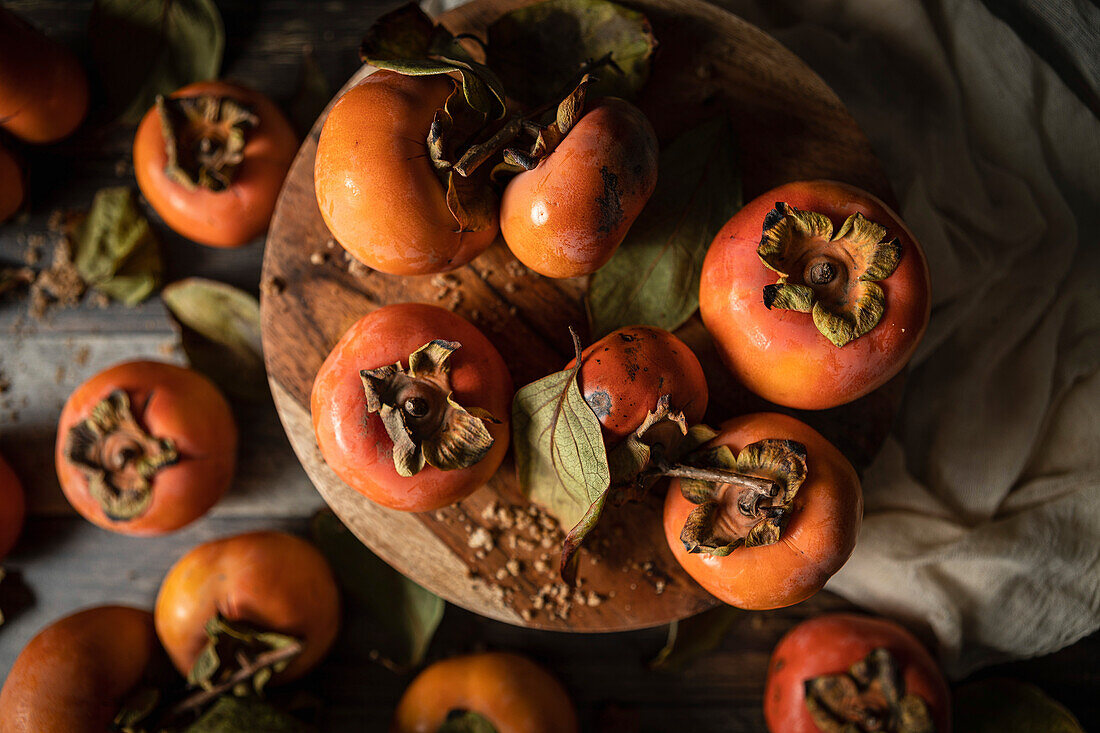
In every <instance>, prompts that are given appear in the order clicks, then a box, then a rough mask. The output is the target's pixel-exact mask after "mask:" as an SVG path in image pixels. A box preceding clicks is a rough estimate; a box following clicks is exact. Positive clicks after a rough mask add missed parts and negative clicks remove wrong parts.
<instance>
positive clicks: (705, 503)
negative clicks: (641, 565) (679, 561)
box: [666, 438, 806, 557]
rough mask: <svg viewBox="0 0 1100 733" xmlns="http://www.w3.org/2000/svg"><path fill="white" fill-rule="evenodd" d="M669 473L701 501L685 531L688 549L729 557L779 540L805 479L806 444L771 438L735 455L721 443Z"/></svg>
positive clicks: (684, 491) (691, 496)
mask: <svg viewBox="0 0 1100 733" xmlns="http://www.w3.org/2000/svg"><path fill="white" fill-rule="evenodd" d="M666 475H670V476H678V477H679V478H680V491H681V493H682V494H683V495H684V498H686V499H687V500H688V501H690V502H691V503H692V504H697V505H698V506H696V507H695V508H694V509H692V510H691V513H690V514H689V515H688V518H687V521H685V522H684V528H683V530H682V531H681V532H680V541H681V542H683V543H684V549H685V550H687V551H688V552H690V553H697V552H703V553H707V554H709V555H715V556H718V557H724V556H726V555H728V554H730V553H731V552H733V551H734V550H736V549H737V548H738V547H741V546H742V545H743V546H745V547H760V546H763V545H771V544H774V543H776V542H778V541H779V538H780V536H781V535H782V533H783V528H784V527H785V526H786V523H787V520H788V518H789V515H790V512H791V505H792V502H793V501H794V497H795V495H796V494H797V493H798V489H799V488H800V487H801V486H802V483H803V482H804V481H805V480H806V446H804V445H802V444H801V443H798V442H796V441H793V440H781V439H776V438H768V439H765V440H761V441H757V442H756V443H752V444H750V445H747V446H745V448H744V449H743V450H742V451H741V452H740V453H739V454H738V455H737V456H736V457H734V455H733V451H731V450H730V449H729V447H728V446H724V445H723V446H718V447H716V448H709V449H705V450H703V451H701V452H698V453H696V454H694V455H693V456H692V459H691V460H690V461H689V466H687V467H678V468H677V470H674V471H670V472H667V473H666Z"/></svg>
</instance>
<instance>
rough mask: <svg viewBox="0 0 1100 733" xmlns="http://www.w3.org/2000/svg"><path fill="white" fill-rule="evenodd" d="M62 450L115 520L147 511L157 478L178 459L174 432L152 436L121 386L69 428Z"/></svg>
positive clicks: (127, 518) (133, 516)
mask: <svg viewBox="0 0 1100 733" xmlns="http://www.w3.org/2000/svg"><path fill="white" fill-rule="evenodd" d="M64 455H65V459H66V460H67V461H69V463H70V464H72V465H73V466H76V467H77V468H78V469H79V470H80V471H81V472H82V473H83V474H84V475H85V477H87V479H88V491H89V492H90V493H91V495H92V497H93V498H94V499H95V500H96V501H97V502H98V503H99V505H100V507H102V508H103V513H104V514H106V515H107V516H108V517H109V518H111V519H113V520H115V521H126V520H130V519H134V518H135V517H139V516H141V515H142V514H144V513H145V511H146V510H147V509H148V508H149V505H150V504H151V503H152V501H153V478H154V477H155V476H156V474H157V472H158V471H160V470H161V469H163V468H165V467H166V466H170V465H172V464H174V463H176V462H177V461H178V460H179V452H178V451H177V450H176V446H175V443H174V442H173V441H172V440H171V439H170V438H156V437H153V436H152V435H150V434H149V433H148V432H146V431H145V430H144V429H143V428H142V427H141V425H139V424H138V421H137V418H135V417H134V414H133V412H132V411H131V409H130V396H129V395H128V394H127V393H126V391H125V390H121V389H116V390H114V391H113V392H111V393H110V394H109V395H108V396H107V398H106V399H105V400H103V401H102V402H100V403H99V404H97V405H96V406H95V407H93V408H92V412H91V414H90V415H89V416H88V417H87V418H85V419H84V420H81V421H80V422H79V423H77V424H76V425H74V426H73V427H72V428H71V429H70V430H69V434H68V435H67V436H66V438H65V449H64Z"/></svg>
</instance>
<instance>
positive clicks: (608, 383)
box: [566, 326, 707, 447]
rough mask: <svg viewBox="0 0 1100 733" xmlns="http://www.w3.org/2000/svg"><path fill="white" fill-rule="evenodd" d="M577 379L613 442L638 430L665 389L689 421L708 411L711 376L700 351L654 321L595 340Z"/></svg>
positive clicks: (672, 406) (676, 409)
mask: <svg viewBox="0 0 1100 733" xmlns="http://www.w3.org/2000/svg"><path fill="white" fill-rule="evenodd" d="M575 363H576V360H575V359H574V360H572V361H570V362H569V364H568V365H567V367H566V368H571V367H572V366H573V365H574V364H575ZM577 382H578V386H579V387H580V390H581V394H583V395H584V399H585V401H586V402H587V403H588V406H589V407H591V408H592V411H593V412H595V413H596V417H598V418H599V419H600V426H601V427H602V428H603V435H604V442H605V443H606V444H607V445H608V446H609V447H612V446H614V445H616V444H618V443H619V442H620V441H622V440H623V439H624V438H626V436H628V435H630V434H631V433H633V432H634V431H635V430H637V429H638V427H639V426H640V425H641V424H642V421H643V420H645V418H646V415H647V414H648V413H649V412H651V411H652V410H653V409H654V408H655V407H656V405H657V401H658V400H659V399H660V398H661V397H662V396H664V395H668V396H669V409H670V410H672V411H674V412H683V413H684V417H685V418H686V420H687V424H688V425H689V426H691V425H695V424H696V423H698V422H699V421H701V420H702V419H703V413H705V412H706V411H707V381H706V377H705V376H704V375H703V367H702V366H700V365H699V360H698V359H697V358H696V356H695V353H694V352H693V351H692V350H691V349H690V348H689V347H688V345H687V344H685V343H684V342H683V341H681V340H680V339H678V338H676V337H675V336H673V335H672V334H671V333H669V332H668V331H665V330H663V329H660V328H654V327H652V326H628V327H626V328H620V329H619V330H617V331H613V332H612V333H609V334H608V335H606V336H604V337H603V338H602V339H600V340H599V341H597V342H595V343H593V344H591V345H590V346H589V347H588V348H587V349H585V350H584V351H583V352H581V368H580V371H579V372H578V374H577Z"/></svg>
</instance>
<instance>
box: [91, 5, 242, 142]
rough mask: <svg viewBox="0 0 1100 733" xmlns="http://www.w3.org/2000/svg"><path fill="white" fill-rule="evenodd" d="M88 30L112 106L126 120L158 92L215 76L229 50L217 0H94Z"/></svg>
mask: <svg viewBox="0 0 1100 733" xmlns="http://www.w3.org/2000/svg"><path fill="white" fill-rule="evenodd" d="M88 34H89V39H90V41H91V47H92V58H93V60H94V61H95V65H96V69H97V71H98V72H99V77H100V81H102V83H103V88H104V89H105V90H106V92H107V95H108V98H109V101H110V105H111V109H112V110H113V112H114V113H115V114H116V115H118V116H121V118H122V120H123V121H124V122H127V123H137V122H138V121H139V120H140V119H141V116H142V115H144V114H145V112H146V110H148V109H149V108H150V107H152V106H153V102H154V100H155V99H156V97H157V95H158V94H170V93H172V92H174V91H176V90H177V89H179V88H180V87H182V86H185V85H187V84H190V83H192V82H196V81H203V80H205V79H214V78H216V77H217V76H218V71H219V69H221V64H222V54H223V53H224V50H225V29H224V28H223V26H222V18H221V14H220V13H219V12H218V8H217V5H215V4H214V2H213V0H95V2H93V3H92V12H91V18H90V20H89V28H88Z"/></svg>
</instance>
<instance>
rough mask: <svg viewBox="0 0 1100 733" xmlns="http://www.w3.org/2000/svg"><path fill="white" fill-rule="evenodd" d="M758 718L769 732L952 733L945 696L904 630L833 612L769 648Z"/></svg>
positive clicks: (927, 659) (930, 663) (930, 664)
mask: <svg viewBox="0 0 1100 733" xmlns="http://www.w3.org/2000/svg"><path fill="white" fill-rule="evenodd" d="M764 719H765V721H767V724H768V730H770V731H772V733H820V732H824V733H832V732H835V733H840V732H841V731H852V732H855V733H859V732H864V731H865V732H867V733H870V731H881V732H882V733H931V731H935V732H936V733H951V698H950V693H949V692H948V688H947V682H946V681H945V680H944V677H943V673H942V672H940V669H939V667H938V666H937V665H936V662H935V661H934V660H933V659H932V656H931V655H930V654H929V653H928V651H927V650H925V648H924V647H923V646H922V645H921V643H920V642H919V641H917V639H916V638H915V637H914V636H913V635H912V634H910V633H909V632H908V631H906V630H905V629H904V628H902V627H901V626H899V625H898V624H896V623H894V622H893V621H888V620H886V619H881V618H873V617H870V616H859V615H856V614H850V613H837V614H830V615H827V616H819V617H818V618H813V619H810V620H809V621H804V622H802V623H801V624H799V625H798V626H796V627H794V628H793V629H791V630H790V631H789V632H788V633H787V635H786V636H784V637H783V638H782V639H781V640H780V642H779V644H777V645H776V647H775V651H774V652H772V658H771V662H770V663H769V664H768V680H767V684H766V686H765V688H764Z"/></svg>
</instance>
